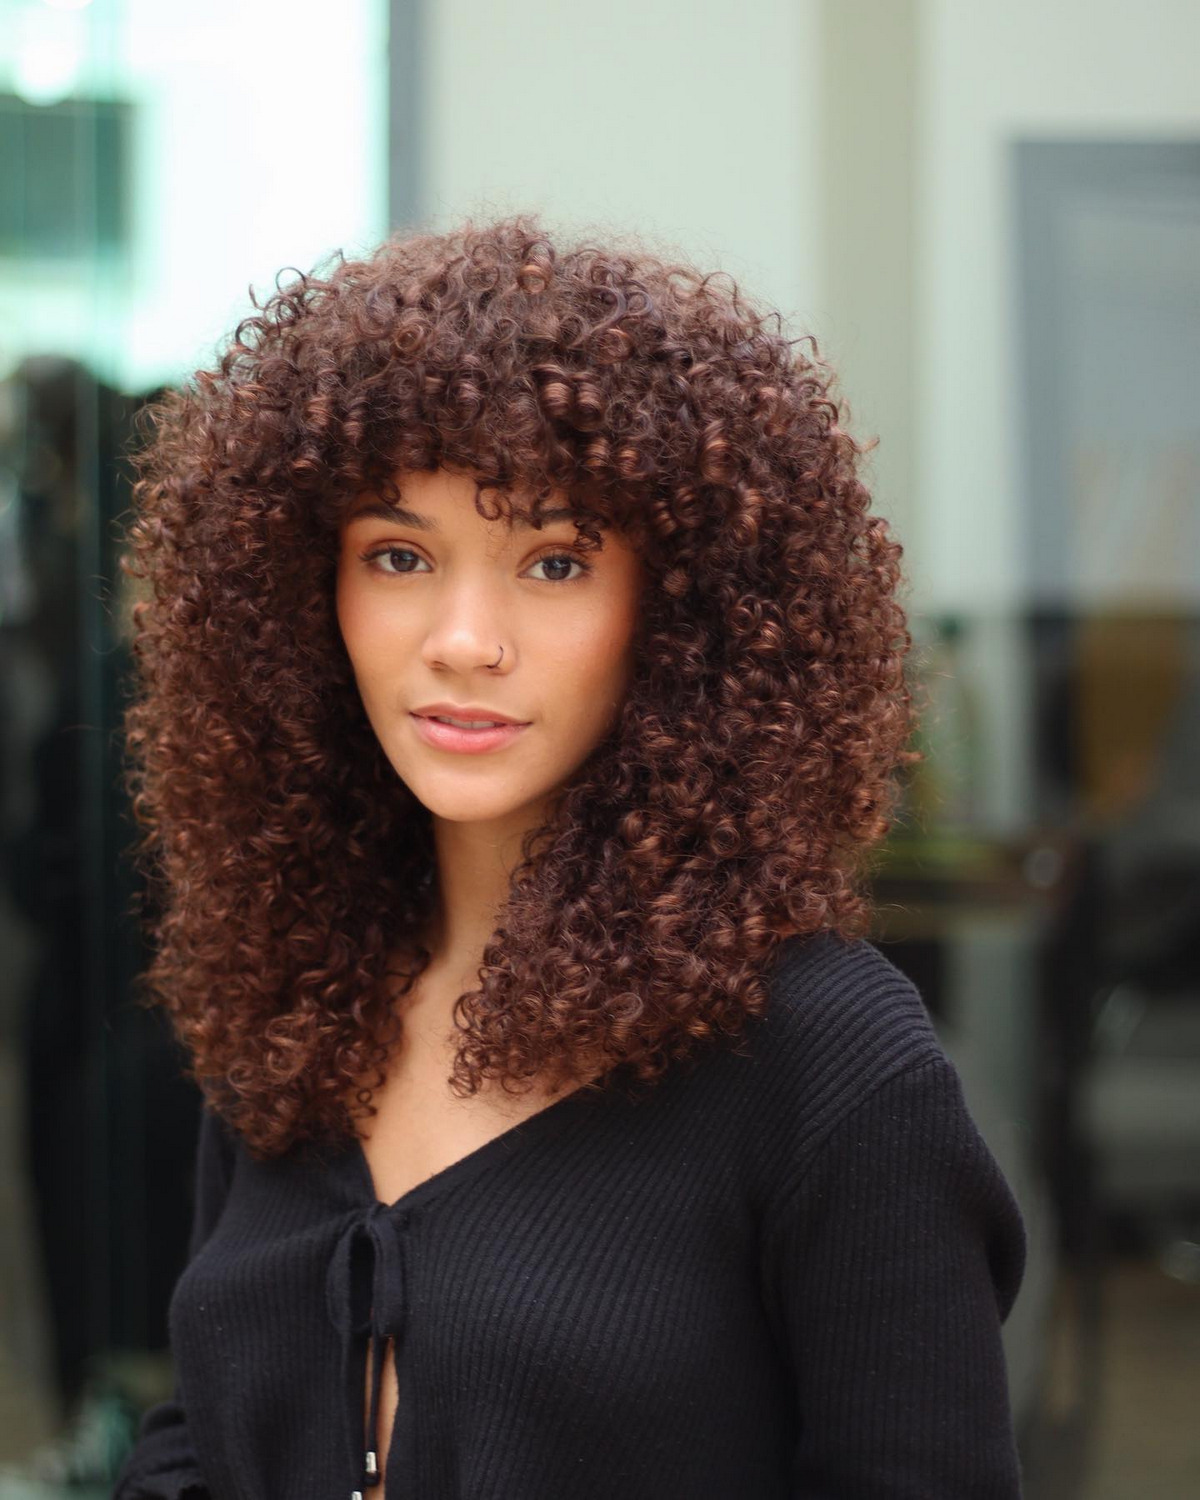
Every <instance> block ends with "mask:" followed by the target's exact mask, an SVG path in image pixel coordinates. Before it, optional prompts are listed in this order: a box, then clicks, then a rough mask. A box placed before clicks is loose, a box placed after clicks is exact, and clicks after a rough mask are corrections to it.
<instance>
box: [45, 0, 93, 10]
mask: <svg viewBox="0 0 1200 1500" xmlns="http://www.w3.org/2000/svg"><path fill="white" fill-rule="evenodd" d="M91 3H92V0H42V4H43V5H48V6H49V7H50V9H51V10H83V9H84V8H85V7H86V6H89V5H90V4H91Z"/></svg>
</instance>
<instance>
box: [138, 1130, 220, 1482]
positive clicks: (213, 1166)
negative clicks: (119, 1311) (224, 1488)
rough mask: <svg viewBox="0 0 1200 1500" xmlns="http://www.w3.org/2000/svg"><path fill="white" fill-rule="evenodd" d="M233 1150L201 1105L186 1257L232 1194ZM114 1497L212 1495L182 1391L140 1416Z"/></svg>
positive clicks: (204, 1237)
mask: <svg viewBox="0 0 1200 1500" xmlns="http://www.w3.org/2000/svg"><path fill="white" fill-rule="evenodd" d="M231 1175H232V1149H231V1146H230V1138H229V1135H228V1133H227V1131H226V1127H225V1126H224V1125H223V1124H222V1122H221V1121H220V1119H219V1118H218V1116H217V1115H215V1114H214V1113H213V1112H212V1111H211V1110H210V1109H209V1108H208V1107H207V1105H205V1106H202V1109H201V1117H200V1132H199V1138H198V1141H197V1146H196V1160H195V1188H194V1197H193V1209H192V1227H191V1234H190V1238H189V1243H188V1261H189V1263H190V1262H191V1260H192V1258H193V1257H194V1256H195V1255H196V1253H197V1252H198V1251H199V1249H200V1247H201V1246H202V1245H203V1244H204V1242H205V1241H206V1240H207V1239H208V1236H209V1235H210V1234H211V1233H212V1231H213V1229H214V1228H215V1227H216V1223H217V1220H218V1219H219V1218H220V1215H221V1210H222V1208H223V1207H224V1205H225V1200H226V1198H227V1197H228V1194H229V1183H230V1179H231ZM111 1500H211V1495H210V1491H209V1489H208V1487H207V1485H206V1483H205V1480H204V1476H203V1474H202V1473H201V1472H200V1466H199V1463H198V1462H197V1459H196V1455H195V1453H194V1452H193V1449H192V1443H191V1438H190V1436H189V1434H188V1426H187V1414H186V1412H185V1411H184V1408H183V1403H182V1401H181V1400H180V1396H179V1387H178V1384H177V1385H176V1387H175V1391H174V1393H173V1395H172V1396H171V1397H170V1398H169V1399H168V1400H166V1401H162V1402H160V1403H159V1404H158V1405H157V1406H153V1407H151V1408H150V1410H149V1411H147V1412H146V1413H145V1415H144V1416H143V1417H142V1420H141V1424H140V1426H139V1428H138V1432H137V1437H136V1439H135V1440H134V1444H133V1447H132V1448H131V1449H130V1451H129V1453H128V1454H127V1455H126V1457H125V1460H124V1463H123V1464H122V1466H121V1469H120V1471H119V1473H118V1475H117V1477H116V1480H115V1482H114V1487H113V1491H112V1495H111Z"/></svg>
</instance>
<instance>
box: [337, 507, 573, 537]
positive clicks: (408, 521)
mask: <svg viewBox="0 0 1200 1500" xmlns="http://www.w3.org/2000/svg"><path fill="white" fill-rule="evenodd" d="M579 515H580V512H579V511H575V510H572V509H571V508H570V507H569V506H560V507H558V509H556V510H544V511H542V514H541V517H540V519H541V520H542V521H543V522H546V521H573V520H575V519H576V518H577V517H578V516H579ZM367 516H372V517H374V518H375V519H377V520H380V521H394V522H395V524H396V525H397V526H411V527H412V528H413V530H414V531H440V530H441V529H442V528H441V527H440V526H439V525H438V523H437V521H435V520H434V518H433V517H432V516H423V515H421V514H420V513H419V512H417V511H415V510H408V509H407V508H406V507H405V506H403V505H392V504H390V503H389V502H388V501H387V500H373V501H371V502H370V503H369V504H367V505H364V506H362V507H361V508H359V509H358V510H354V511H351V513H350V515H349V516H348V517H347V520H349V521H360V520H362V519H363V518H364V517H367ZM514 519H515V520H516V522H517V525H518V526H526V527H530V526H532V525H533V521H532V519H530V518H529V517H528V516H522V515H517V516H515V517H514Z"/></svg>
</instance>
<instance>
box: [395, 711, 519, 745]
mask: <svg viewBox="0 0 1200 1500" xmlns="http://www.w3.org/2000/svg"><path fill="white" fill-rule="evenodd" d="M409 717H410V718H411V719H412V722H413V727H414V728H415V729H416V731H417V733H418V734H419V735H420V737H421V738H422V739H423V740H424V741H425V743H426V744H427V745H432V746H433V748H434V749H435V750H452V751H457V752H458V753H460V754H465V755H478V754H480V753H482V752H483V751H485V750H499V749H502V748H503V747H504V746H505V745H511V744H512V742H513V741H514V740H515V739H518V738H519V737H520V736H521V735H523V734H524V733H525V731H526V729H528V727H529V726H528V725H527V724H515V723H510V722H505V723H500V724H496V726H495V727H494V728H492V729H460V728H458V727H457V726H456V725H454V724H443V723H442V722H441V720H440V719H436V718H434V717H433V716H432V715H430V714H419V713H413V714H410V716H409Z"/></svg>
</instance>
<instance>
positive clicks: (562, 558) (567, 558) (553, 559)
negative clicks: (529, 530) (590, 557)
mask: <svg viewBox="0 0 1200 1500" xmlns="http://www.w3.org/2000/svg"><path fill="white" fill-rule="evenodd" d="M543 563H566V564H567V566H568V567H570V565H571V564H572V563H574V564H575V566H576V567H577V568H579V569H580V572H579V575H578V576H579V577H581V578H582V577H583V576H584V574H586V573H590V572H591V571H592V569H591V564H590V563H585V562H584V560H583V558H582V557H576V555H575V554H574V553H573V552H549V553H547V554H546V555H545V556H544V557H539V558H538V560H537V561H536V562H535V563H534V564H533V566H534V567H535V568H540V567H541V566H542V565H543ZM574 581H575V580H574V579H573V578H563V577H558V578H550V579H549V580H548V582H550V583H574Z"/></svg>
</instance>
